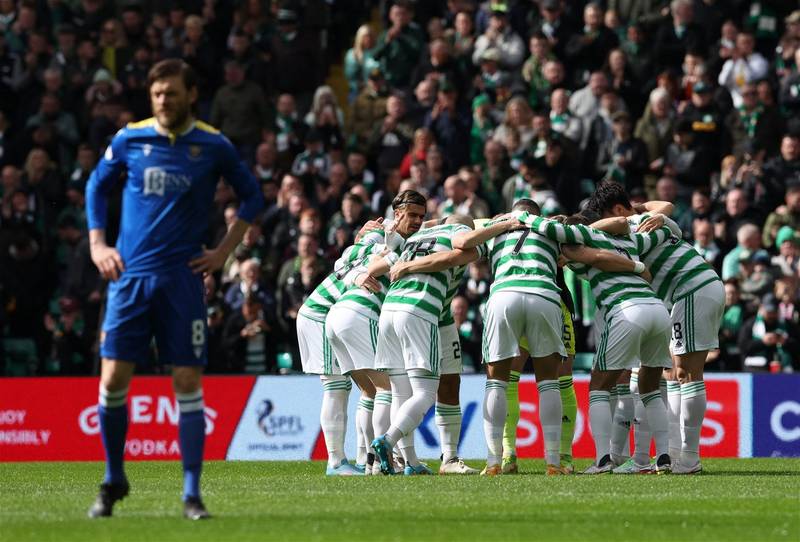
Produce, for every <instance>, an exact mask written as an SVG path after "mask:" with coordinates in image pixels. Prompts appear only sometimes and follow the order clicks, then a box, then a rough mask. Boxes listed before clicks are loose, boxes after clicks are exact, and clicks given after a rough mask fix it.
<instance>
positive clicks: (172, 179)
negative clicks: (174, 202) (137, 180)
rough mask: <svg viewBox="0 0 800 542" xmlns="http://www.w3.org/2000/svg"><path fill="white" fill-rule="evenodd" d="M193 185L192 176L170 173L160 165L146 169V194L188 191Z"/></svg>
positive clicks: (158, 194) (156, 194) (161, 194)
mask: <svg viewBox="0 0 800 542" xmlns="http://www.w3.org/2000/svg"><path fill="white" fill-rule="evenodd" d="M191 186H192V178H191V177H190V176H189V175H183V174H180V173H169V172H167V171H164V170H163V169H161V168H159V167H149V168H145V170H144V195H145V196H148V195H150V194H152V195H155V196H163V195H164V194H166V193H168V192H186V191H188V190H189V188H191Z"/></svg>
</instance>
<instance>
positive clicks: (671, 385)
mask: <svg viewBox="0 0 800 542" xmlns="http://www.w3.org/2000/svg"><path fill="white" fill-rule="evenodd" d="M667 403H668V404H669V407H668V409H669V410H668V412H667V420H668V423H669V456H670V457H672V458H678V457H680V455H681V445H682V444H683V438H682V437H681V385H680V384H679V383H678V382H677V381H673V380H670V381H668V382H667ZM650 425H651V426H652V423H651V424H650Z"/></svg>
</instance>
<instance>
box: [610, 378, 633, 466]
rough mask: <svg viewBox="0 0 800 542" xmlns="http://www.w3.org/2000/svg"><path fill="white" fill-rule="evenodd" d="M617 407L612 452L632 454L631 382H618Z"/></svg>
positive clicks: (619, 456) (619, 455)
mask: <svg viewBox="0 0 800 542" xmlns="http://www.w3.org/2000/svg"><path fill="white" fill-rule="evenodd" d="M616 387H617V409H616V410H615V411H614V418H613V419H614V422H613V424H612V426H611V454H612V455H614V456H616V457H617V458H621V457H623V456H630V432H631V421H632V420H633V396H631V389H630V385H629V384H617V386H616Z"/></svg>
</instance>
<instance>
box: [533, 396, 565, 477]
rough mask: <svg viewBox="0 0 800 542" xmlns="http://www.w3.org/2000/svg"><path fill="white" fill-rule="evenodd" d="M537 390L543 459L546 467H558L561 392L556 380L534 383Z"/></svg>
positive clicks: (559, 457) (559, 459)
mask: <svg viewBox="0 0 800 542" xmlns="http://www.w3.org/2000/svg"><path fill="white" fill-rule="evenodd" d="M536 387H537V389H538V390H539V422H540V423H541V424H542V433H544V459H545V462H546V463H547V464H548V465H559V464H560V463H561V456H560V455H559V452H560V449H561V417H562V415H563V413H562V410H561V391H560V389H559V386H558V380H542V381H541V382H537V383H536Z"/></svg>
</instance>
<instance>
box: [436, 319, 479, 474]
mask: <svg viewBox="0 0 800 542" xmlns="http://www.w3.org/2000/svg"><path fill="white" fill-rule="evenodd" d="M439 343H440V349H441V352H442V361H441V365H440V372H441V377H440V380H439V389H438V390H437V391H436V407H435V416H434V420H435V422H436V428H437V429H438V431H439V444H440V446H441V450H442V464H441V466H440V468H439V474H477V473H478V471H476V470H475V469H473V468H471V467H469V466H467V465H466V464H464V462H463V461H461V460H460V459H459V457H458V442H459V439H460V438H461V404H460V398H459V392H460V390H461V370H462V359H461V341H460V339H459V336H458V329H457V328H456V325H455V324H454V323H451V324H449V325H443V326H439Z"/></svg>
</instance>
